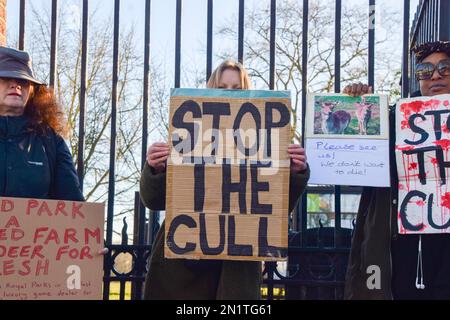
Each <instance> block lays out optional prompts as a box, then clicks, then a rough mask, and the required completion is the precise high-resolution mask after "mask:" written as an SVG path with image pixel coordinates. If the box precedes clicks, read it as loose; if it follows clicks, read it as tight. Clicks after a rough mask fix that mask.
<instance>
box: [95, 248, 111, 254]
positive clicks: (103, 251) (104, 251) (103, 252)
mask: <svg viewBox="0 0 450 320" xmlns="http://www.w3.org/2000/svg"><path fill="white" fill-rule="evenodd" d="M108 252H109V249H108V248H103V249H100V250H99V251H98V252H97V253H98V254H100V255H103V256H104V255H105V254H108Z"/></svg>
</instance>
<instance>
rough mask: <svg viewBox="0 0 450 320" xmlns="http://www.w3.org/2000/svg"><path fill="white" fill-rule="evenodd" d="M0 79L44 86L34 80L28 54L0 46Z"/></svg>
mask: <svg viewBox="0 0 450 320" xmlns="http://www.w3.org/2000/svg"><path fill="white" fill-rule="evenodd" d="M0 78H13V79H23V80H28V81H31V82H33V83H35V84H38V85H45V83H43V82H42V81H39V80H38V79H36V78H35V76H34V74H33V68H32V66H31V58H30V55H29V54H28V52H26V51H21V50H16V49H13V48H8V47H2V46H0Z"/></svg>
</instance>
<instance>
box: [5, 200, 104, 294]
mask: <svg viewBox="0 0 450 320" xmlns="http://www.w3.org/2000/svg"><path fill="white" fill-rule="evenodd" d="M103 224H104V204H103V203H87V202H76V201H57V200H38V199H23V198H21V199H19V198H2V197H0V300H41V299H43V300H78V299H83V300H87V299H89V300H91V299H101V298H102V277H103V256H101V255H99V254H98V252H99V250H100V249H102V248H103V246H104V245H103Z"/></svg>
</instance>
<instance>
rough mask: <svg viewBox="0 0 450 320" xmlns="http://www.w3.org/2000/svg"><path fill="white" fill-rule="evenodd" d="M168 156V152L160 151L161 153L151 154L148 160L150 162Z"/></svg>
mask: <svg viewBox="0 0 450 320" xmlns="http://www.w3.org/2000/svg"><path fill="white" fill-rule="evenodd" d="M168 155H169V151H161V152H154V153H152V154H150V156H149V158H150V160H153V161H155V160H157V159H159V158H162V157H165V156H168Z"/></svg>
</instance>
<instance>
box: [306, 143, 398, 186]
mask: <svg viewBox="0 0 450 320" xmlns="http://www.w3.org/2000/svg"><path fill="white" fill-rule="evenodd" d="M306 150H307V152H308V159H314V160H313V161H311V160H310V161H308V163H309V167H310V169H311V172H317V173H320V174H312V175H311V178H310V180H309V183H310V184H332V185H347V186H365V185H367V184H368V183H370V185H372V186H377V187H386V186H389V183H390V180H389V174H388V172H389V158H388V156H387V155H389V141H387V140H368V139H363V140H358V139H348V140H343V139H308V140H307V141H306Z"/></svg>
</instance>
